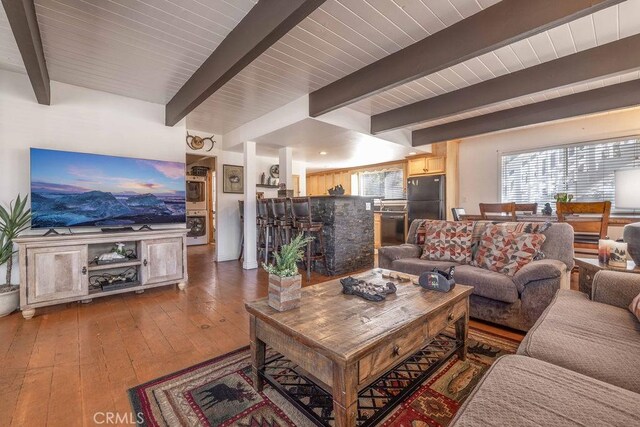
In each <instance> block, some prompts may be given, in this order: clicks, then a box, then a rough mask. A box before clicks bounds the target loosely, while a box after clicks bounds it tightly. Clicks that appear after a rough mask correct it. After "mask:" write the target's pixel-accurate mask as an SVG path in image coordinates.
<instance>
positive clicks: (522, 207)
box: [516, 203, 538, 215]
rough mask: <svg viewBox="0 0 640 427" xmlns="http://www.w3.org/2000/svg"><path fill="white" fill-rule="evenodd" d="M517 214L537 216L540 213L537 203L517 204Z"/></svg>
mask: <svg viewBox="0 0 640 427" xmlns="http://www.w3.org/2000/svg"><path fill="white" fill-rule="evenodd" d="M516 212H523V213H527V214H532V215H535V214H537V213H538V204H537V203H516Z"/></svg>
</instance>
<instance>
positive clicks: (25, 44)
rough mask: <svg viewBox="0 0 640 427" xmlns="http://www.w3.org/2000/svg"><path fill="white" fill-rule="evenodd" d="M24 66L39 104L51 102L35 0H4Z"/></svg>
mask: <svg viewBox="0 0 640 427" xmlns="http://www.w3.org/2000/svg"><path fill="white" fill-rule="evenodd" d="M2 5H3V6H4V10H5V12H6V14H7V19H8V20H9V26H10V27H11V31H12V32H13V36H14V37H15V39H16V43H17V45H18V50H19V51H20V55H21V56H22V61H23V62H24V67H25V69H26V70H27V75H28V76H29V80H30V81H31V86H32V87H33V92H34V93H35V95H36V99H37V100H38V103H39V104H43V105H50V104H51V83H50V80H49V72H48V71H47V63H46V61H45V59H44V50H43V49H42V39H41V38H40V28H39V27H38V19H37V17H36V9H35V6H34V4H33V0H2Z"/></svg>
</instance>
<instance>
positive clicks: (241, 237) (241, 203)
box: [238, 200, 244, 261]
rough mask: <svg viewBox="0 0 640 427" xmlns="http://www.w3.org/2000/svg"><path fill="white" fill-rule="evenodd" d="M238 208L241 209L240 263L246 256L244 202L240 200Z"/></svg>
mask: <svg viewBox="0 0 640 427" xmlns="http://www.w3.org/2000/svg"><path fill="white" fill-rule="evenodd" d="M238 207H239V208H240V255H238V261H241V260H242V255H243V254H244V200H238Z"/></svg>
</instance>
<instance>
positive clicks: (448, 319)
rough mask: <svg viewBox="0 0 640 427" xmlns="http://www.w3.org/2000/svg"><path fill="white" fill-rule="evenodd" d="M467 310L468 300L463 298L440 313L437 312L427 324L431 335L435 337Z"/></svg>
mask: <svg viewBox="0 0 640 427" xmlns="http://www.w3.org/2000/svg"><path fill="white" fill-rule="evenodd" d="M466 312H467V300H466V299H463V300H461V301H458V302H456V303H454V304H451V305H450V306H449V307H447V308H446V309H444V310H442V311H441V312H440V313H438V314H436V315H435V316H434V317H433V318H432V319H431V320H429V322H428V323H427V326H428V328H429V337H431V338H433V337H435V336H436V335H438V334H439V333H440V332H442V331H443V330H444V329H445V328H446V327H447V326H449V325H450V324H452V323H453V322H455V321H456V320H458V319H459V318H461V317H462V316H464V315H465V314H466Z"/></svg>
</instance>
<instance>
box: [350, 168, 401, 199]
mask: <svg viewBox="0 0 640 427" xmlns="http://www.w3.org/2000/svg"><path fill="white" fill-rule="evenodd" d="M358 175H359V177H360V179H359V187H360V192H359V194H360V195H361V196H369V197H376V198H382V199H404V198H405V194H404V171H403V170H402V168H393V169H384V170H376V171H365V172H360V173H359V174H358Z"/></svg>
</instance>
